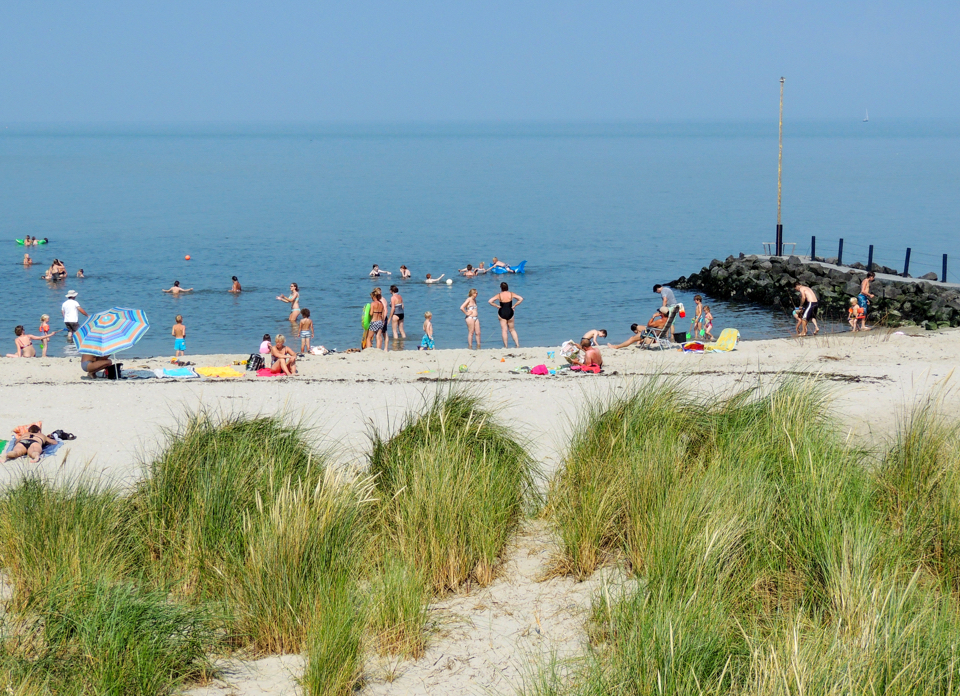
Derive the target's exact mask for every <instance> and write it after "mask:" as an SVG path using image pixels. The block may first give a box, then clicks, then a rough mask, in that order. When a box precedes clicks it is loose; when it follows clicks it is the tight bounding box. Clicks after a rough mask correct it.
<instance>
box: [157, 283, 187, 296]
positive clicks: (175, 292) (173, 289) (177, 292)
mask: <svg viewBox="0 0 960 696" xmlns="http://www.w3.org/2000/svg"><path fill="white" fill-rule="evenodd" d="M160 289H161V290H163V292H168V293H170V294H171V295H174V296H178V295H180V294H182V293H185V292H193V288H181V287H180V281H179V280H175V281H173V287H171V288H170V289H168V290H167V289H164V288H160Z"/></svg>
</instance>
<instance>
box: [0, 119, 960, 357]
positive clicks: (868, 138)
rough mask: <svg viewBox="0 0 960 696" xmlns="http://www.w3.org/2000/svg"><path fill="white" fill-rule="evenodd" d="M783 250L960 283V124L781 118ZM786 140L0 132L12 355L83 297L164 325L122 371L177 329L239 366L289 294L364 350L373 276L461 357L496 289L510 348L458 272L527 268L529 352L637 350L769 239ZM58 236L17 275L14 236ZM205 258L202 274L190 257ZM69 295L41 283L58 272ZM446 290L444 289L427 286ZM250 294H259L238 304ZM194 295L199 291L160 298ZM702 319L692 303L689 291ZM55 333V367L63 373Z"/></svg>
mask: <svg viewBox="0 0 960 696" xmlns="http://www.w3.org/2000/svg"><path fill="white" fill-rule="evenodd" d="M783 161H784V174H783V223H784V227H785V230H786V240H787V241H791V242H796V243H797V252H798V253H808V252H809V247H810V237H811V235H816V237H817V252H818V254H820V255H835V253H836V252H835V250H836V245H837V240H838V239H839V238H840V237H843V238H844V239H845V253H844V257H845V260H849V261H853V260H856V259H860V260H864V261H865V260H866V253H867V245H869V244H874V245H875V246H876V252H875V260H876V261H877V262H878V263H882V264H886V265H890V266H894V267H898V268H899V267H900V266H901V265H902V263H903V254H904V249H905V247H906V246H908V245H909V246H911V247H912V248H913V258H912V261H911V269H910V270H911V273H912V274H913V275H919V274H920V273H923V272H926V271H929V270H936V271H938V272H939V270H940V263H941V255H942V254H943V253H948V254H950V258H951V259H953V261H952V265H953V270H951V271H950V276H951V279H952V280H957V279H958V278H960V237H958V232H960V206H958V205H957V201H958V193H960V122H953V121H947V122H945V121H924V122H908V121H896V122H884V121H883V120H882V119H875V120H874V121H871V122H869V123H860V122H859V121H858V120H852V121H850V122H804V123H788V124H787V126H786V128H785V138H784V157H783ZM776 193H777V133H776V124H775V123H771V124H758V123H671V124H649V123H648V124H613V125H597V124H568V125H556V124H553V125H551V124H545V125H533V124H530V125H499V124H494V125H474V126H429V125H422V126H419V125H398V126H393V127H389V126H336V127H334V126H303V127H296V128H294V127H276V128H270V127H257V128H254V127H244V128H232V127H217V128H215V127H211V126H203V127H196V128H188V127H182V128H155V127H154V128H149V127H143V128H130V127H125V128H109V127H101V128H67V127H36V126H12V125H11V126H3V127H0V227H2V235H0V236H2V237H3V238H5V239H6V242H3V243H2V244H0V286H2V288H3V297H4V299H3V302H2V304H0V333H2V336H3V340H2V342H0V350H2V352H6V351H7V350H13V337H14V335H13V329H14V326H15V325H16V324H23V325H25V326H26V327H27V329H28V330H29V331H36V328H37V326H38V325H39V318H40V315H41V314H42V313H48V314H50V315H51V316H52V317H53V320H52V321H51V323H52V324H53V326H54V327H58V326H60V325H61V322H60V304H61V302H62V301H63V299H64V294H65V293H66V291H67V290H68V289H76V290H77V291H79V292H80V298H79V299H80V302H81V304H82V305H83V307H84V308H85V309H87V310H88V311H97V310H102V309H107V308H109V307H113V306H124V307H138V308H142V309H144V310H145V311H146V313H147V315H148V316H149V318H150V321H151V330H150V331H149V333H148V334H147V336H146V337H145V338H144V340H143V341H141V343H140V344H139V345H138V346H137V347H136V348H134V349H133V350H132V351H130V353H129V356H145V355H169V354H172V339H171V338H170V326H171V325H172V324H173V320H174V316H175V315H176V314H182V315H183V316H184V319H185V323H186V325H187V329H188V342H187V346H188V353H189V352H193V353H212V352H225V353H235V354H237V355H242V354H246V353H249V352H251V351H253V350H255V349H256V347H257V345H258V343H259V340H260V337H261V335H262V334H264V333H271V334H276V333H280V332H282V333H285V334H288V335H289V334H290V333H291V331H290V325H289V323H288V322H287V320H286V317H287V314H288V310H287V305H285V304H282V303H280V302H278V301H277V300H276V299H275V297H276V295H277V294H279V293H281V292H284V293H285V292H286V291H287V288H288V286H289V284H290V283H291V282H296V283H298V284H299V285H300V291H301V296H302V302H301V306H303V307H309V308H310V309H311V311H312V313H313V318H314V320H315V322H316V332H317V338H316V339H315V340H314V343H315V344H316V343H320V344H323V345H326V346H327V347H331V348H332V347H335V348H339V349H341V350H342V349H344V348H347V347H350V346H355V345H357V344H358V343H359V338H360V314H361V309H362V307H363V305H364V303H365V302H367V301H368V293H369V292H370V290H371V288H372V287H373V286H374V285H380V286H381V287H383V288H384V290H386V289H387V287H388V286H389V285H390V283H391V279H390V278H384V279H380V280H379V281H376V282H372V281H371V280H370V279H368V278H367V272H368V271H369V269H370V266H371V264H373V263H379V264H380V266H381V267H383V268H385V269H388V270H391V271H393V272H394V273H395V274H398V268H399V266H400V264H402V263H404V264H406V265H407V266H408V267H409V268H410V269H411V270H412V272H413V275H414V278H413V280H409V281H399V278H398V275H394V276H393V278H392V279H393V281H394V282H397V284H398V285H400V287H401V291H402V294H403V296H404V298H405V302H406V313H407V314H406V316H407V334H408V336H410V339H409V340H408V341H407V342H406V345H405V346H404V347H405V348H406V349H412V348H415V347H416V346H417V345H419V339H420V336H421V328H420V325H421V322H422V317H423V312H424V311H427V310H429V311H432V312H433V316H434V325H435V336H436V342H437V347H439V348H448V347H457V346H460V345H462V344H464V342H465V337H466V329H465V326H464V322H463V318H462V315H461V314H460V312H459V310H458V308H459V306H460V303H461V302H462V301H463V299H464V298H465V296H466V293H467V290H468V288H470V287H476V288H478V290H479V291H480V299H481V307H482V309H481V327H482V331H483V340H484V346H485V347H497V346H498V345H499V344H500V336H499V324H498V322H497V320H496V312H495V310H494V309H493V308H490V307H488V306H487V305H485V304H484V302H483V301H485V300H486V299H487V298H489V297H491V296H493V295H494V294H495V292H496V291H497V284H498V283H499V282H500V280H503V277H500V276H492V275H489V276H486V277H482V278H478V279H476V280H469V281H468V280H463V279H460V278H458V277H457V275H456V270H457V269H458V268H461V267H463V266H464V265H466V264H467V263H472V264H474V265H476V264H477V263H478V262H479V261H481V260H484V261H486V262H487V263H489V262H490V259H491V257H493V256H498V257H500V258H501V259H504V260H506V261H507V262H509V263H511V264H515V263H518V262H520V261H521V260H526V261H527V273H526V274H525V275H522V276H509V277H506V279H507V281H508V282H509V283H510V289H511V290H513V291H515V292H517V293H518V294H520V295H522V296H523V297H524V298H525V302H524V304H523V306H522V307H521V308H520V310H519V312H518V313H517V329H518V331H519V334H520V339H521V344H526V345H556V344H558V343H560V342H561V341H563V340H565V339H568V338H578V337H579V336H580V335H581V334H582V333H583V332H584V331H586V330H588V329H591V328H607V329H609V331H610V337H611V338H612V339H615V340H623V339H625V338H626V337H627V336H628V335H629V324H630V323H631V322H643V321H646V319H647V318H648V317H649V316H650V315H651V314H652V312H653V311H654V310H655V308H656V306H657V304H658V300H659V298H658V297H657V296H655V295H654V294H653V292H652V286H653V284H654V283H655V282H663V281H667V280H670V279H673V278H675V277H677V276H680V275H688V274H689V273H690V272H692V271H696V270H699V268H700V267H701V266H703V265H705V264H706V263H708V262H709V261H710V259H711V258H714V257H718V258H724V257H726V256H727V255H729V254H735V253H738V252H741V251H743V252H746V253H757V252H761V251H762V247H761V245H762V243H763V242H766V241H771V240H772V238H773V233H774V228H775V224H776ZM27 234H29V235H34V236H38V237H48V238H49V239H50V243H49V244H48V245H46V246H42V247H39V248H31V249H30V250H29V251H30V253H31V255H32V256H33V257H34V259H35V260H36V262H37V263H36V265H35V266H33V267H32V268H30V269H24V268H23V266H22V265H19V264H20V261H21V260H22V256H23V253H24V248H23V247H21V246H18V245H17V244H16V243H15V242H14V239H15V238H22V237H23V236H24V235H27ZM187 254H189V255H190V256H191V259H192V260H190V261H185V260H184V256H185V255H187ZM55 257H56V258H60V259H62V260H63V261H64V262H65V263H66V266H67V269H68V271H69V273H70V275H71V276H72V275H73V274H74V273H75V272H76V270H77V269H78V268H83V269H84V271H85V272H86V275H87V278H86V279H84V280H77V279H74V278H71V279H70V280H69V281H68V282H66V283H62V282H61V283H56V284H53V283H47V282H45V281H43V280H40V279H39V276H40V274H41V273H42V271H43V269H45V268H46V266H48V265H49V263H50V261H51V260H52V259H53V258H55ZM426 273H432V274H433V275H434V276H437V275H439V274H441V273H445V274H446V275H447V277H453V278H454V284H453V285H452V286H449V287H448V286H446V285H443V286H426V285H424V284H423V282H422V279H423V277H424V275H425V274H426ZM233 275H236V276H238V277H239V278H240V281H241V283H242V284H243V288H244V291H243V293H242V295H240V296H239V297H234V296H233V295H230V294H228V293H227V292H226V291H227V289H228V288H229V287H230V277H231V276H233ZM174 280H179V281H180V282H181V284H182V285H183V286H184V287H193V288H195V291H194V292H193V293H192V294H191V295H189V296H186V297H182V298H179V299H177V298H173V297H170V296H169V295H164V294H163V293H161V292H160V290H161V288H166V287H169V286H170V285H171V284H172V283H173V281H174ZM681 299H682V300H684V301H685V302H686V303H687V306H688V307H690V306H692V297H690V296H687V295H681ZM710 303H711V304H712V306H713V311H714V315H715V317H716V327H717V330H719V329H721V328H723V327H725V326H733V327H736V328H738V329H740V331H741V333H742V334H743V336H744V337H745V338H748V339H749V338H760V337H770V336H775V335H782V334H783V333H784V332H785V330H786V328H787V327H788V326H789V325H790V324H791V322H790V321H789V318H788V317H784V316H783V315H781V314H777V313H775V312H772V311H770V310H765V309H758V308H753V307H748V306H742V305H737V304H731V303H728V302H724V301H722V300H721V299H719V298H711V299H710ZM70 350H71V348H70V347H69V346H68V345H67V344H66V341H65V340H64V337H63V335H59V336H57V337H56V338H55V339H54V340H53V343H52V348H51V353H52V354H55V355H63V354H69V352H70Z"/></svg>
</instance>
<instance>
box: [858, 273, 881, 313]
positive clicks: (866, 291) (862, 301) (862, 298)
mask: <svg viewBox="0 0 960 696" xmlns="http://www.w3.org/2000/svg"><path fill="white" fill-rule="evenodd" d="M876 277H877V274H876V273H874V272H873V271H870V272H869V273H867V277H866V278H864V279H863V282H861V283H860V294H859V295H857V304H859V305H860V306H861V307H863V311H864V312H866V311H867V305H868V304H870V300H872V299H873V298H874V297H875V296H874V295H873V294H872V293H871V292H870V281H871V280H873V279H874V278H876ZM868 297H869V298H870V300H868V299H867V298H868Z"/></svg>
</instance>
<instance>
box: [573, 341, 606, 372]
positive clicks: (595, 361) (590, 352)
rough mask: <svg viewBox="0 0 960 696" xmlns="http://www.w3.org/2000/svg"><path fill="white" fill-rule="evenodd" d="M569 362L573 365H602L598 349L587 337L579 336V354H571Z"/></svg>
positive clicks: (601, 357)
mask: <svg viewBox="0 0 960 696" xmlns="http://www.w3.org/2000/svg"><path fill="white" fill-rule="evenodd" d="M580 356H583V357H580ZM570 363H571V364H573V365H596V366H597V367H603V356H602V355H600V349H599V348H597V347H596V346H595V345H593V344H591V343H590V339H589V338H581V339H580V355H576V356H573V357H572V358H571V359H570Z"/></svg>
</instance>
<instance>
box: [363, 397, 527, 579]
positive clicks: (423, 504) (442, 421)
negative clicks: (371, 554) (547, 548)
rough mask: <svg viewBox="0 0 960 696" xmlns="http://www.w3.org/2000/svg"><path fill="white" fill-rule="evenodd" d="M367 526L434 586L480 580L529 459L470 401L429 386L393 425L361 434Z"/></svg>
mask: <svg viewBox="0 0 960 696" xmlns="http://www.w3.org/2000/svg"><path fill="white" fill-rule="evenodd" d="M371 440H372V452H371V455H370V473H371V475H373V476H375V480H376V485H377V490H378V495H379V505H378V519H377V523H376V524H377V533H378V534H379V535H380V537H381V539H382V541H381V544H382V548H383V549H385V550H392V551H393V552H394V553H396V555H397V556H398V557H399V558H400V559H402V560H404V561H405V562H406V563H407V564H408V565H409V566H410V567H411V568H415V569H416V570H417V572H419V573H420V574H422V577H423V579H424V581H425V582H426V583H427V585H428V587H430V588H431V590H432V591H433V592H435V593H442V592H445V591H449V590H456V589H458V588H459V587H460V586H461V585H463V583H465V582H467V581H474V582H477V583H479V584H480V585H486V584H488V583H489V582H491V581H492V580H493V577H494V572H495V566H496V564H497V561H498V559H499V557H500V555H501V553H502V551H503V548H504V546H505V545H506V543H507V539H508V537H509V535H510V534H511V532H513V531H514V530H515V529H516V527H517V525H518V523H519V522H520V520H521V518H522V516H523V513H524V510H525V506H526V505H527V504H528V503H529V502H530V500H531V497H532V496H533V495H534V486H533V483H534V476H535V466H534V462H533V460H532V459H531V457H530V455H529V454H528V453H527V452H526V450H525V449H524V447H523V446H522V445H521V444H520V443H519V442H518V439H517V437H516V435H515V434H514V433H513V432H512V431H511V430H510V429H509V428H507V427H506V426H504V425H502V424H501V423H500V422H498V420H497V419H496V418H495V417H494V415H493V414H492V413H490V412H489V411H487V410H486V409H484V408H483V407H482V406H481V405H480V402H479V400H478V399H477V398H476V397H474V396H472V395H470V394H468V393H466V392H464V391H462V390H458V389H452V390H450V391H447V392H443V393H438V394H437V395H435V397H434V398H433V399H432V400H431V401H430V402H428V403H427V404H426V406H425V408H424V409H423V410H422V411H421V412H419V413H414V414H409V415H408V416H407V418H406V419H405V421H404V422H403V425H402V427H401V428H400V430H399V432H397V433H396V434H395V435H393V436H392V437H387V436H384V435H382V434H381V433H379V432H374V433H373V434H372V436H371Z"/></svg>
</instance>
